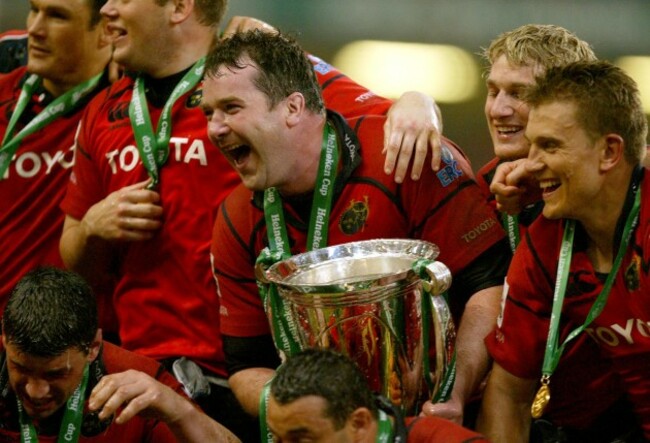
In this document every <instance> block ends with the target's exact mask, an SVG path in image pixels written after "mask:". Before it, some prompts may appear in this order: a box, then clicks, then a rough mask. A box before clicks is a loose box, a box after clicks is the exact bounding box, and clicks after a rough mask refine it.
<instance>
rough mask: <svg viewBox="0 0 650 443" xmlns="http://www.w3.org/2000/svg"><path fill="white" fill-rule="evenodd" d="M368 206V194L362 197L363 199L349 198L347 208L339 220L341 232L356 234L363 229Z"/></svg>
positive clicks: (366, 218)
mask: <svg viewBox="0 0 650 443" xmlns="http://www.w3.org/2000/svg"><path fill="white" fill-rule="evenodd" d="M369 213H370V207H369V205H368V196H367V195H366V196H364V197H363V201H355V200H351V201H350V205H349V206H348V208H347V209H346V210H345V212H343V215H342V216H341V219H340V220H339V228H341V232H343V233H344V234H347V235H352V234H356V233H357V232H359V231H363V228H364V226H365V225H366V220H368V214H369Z"/></svg>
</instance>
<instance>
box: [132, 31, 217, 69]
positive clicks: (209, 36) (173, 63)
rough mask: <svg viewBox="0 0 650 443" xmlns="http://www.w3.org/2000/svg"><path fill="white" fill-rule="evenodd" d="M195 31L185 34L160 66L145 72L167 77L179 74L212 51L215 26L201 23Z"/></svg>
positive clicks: (162, 60)
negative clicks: (206, 25) (209, 26)
mask: <svg viewBox="0 0 650 443" xmlns="http://www.w3.org/2000/svg"><path fill="white" fill-rule="evenodd" d="M199 26H200V28H199V29H197V30H195V32H188V33H186V34H184V35H183V40H182V41H181V43H179V44H178V45H176V48H175V50H172V51H170V53H169V54H167V55H166V57H165V58H164V59H161V60H160V61H161V62H162V63H161V64H160V65H159V66H153V67H151V68H149V69H146V71H145V74H148V75H149V76H150V77H152V78H165V77H169V76H170V75H174V74H177V73H179V72H181V71H184V70H185V69H187V68H189V67H190V66H192V65H193V64H194V63H196V62H197V61H198V60H199V59H200V58H202V57H205V56H206V55H207V54H208V52H209V51H210V47H211V46H212V42H213V41H214V38H215V35H216V33H215V31H214V30H213V28H208V27H205V26H202V25H199Z"/></svg>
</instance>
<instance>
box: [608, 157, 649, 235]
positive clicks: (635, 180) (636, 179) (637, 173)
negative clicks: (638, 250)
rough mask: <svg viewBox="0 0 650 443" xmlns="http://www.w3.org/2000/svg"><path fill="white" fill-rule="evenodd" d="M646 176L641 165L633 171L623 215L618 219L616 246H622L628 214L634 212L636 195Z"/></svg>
mask: <svg viewBox="0 0 650 443" xmlns="http://www.w3.org/2000/svg"><path fill="white" fill-rule="evenodd" d="M644 175H645V168H644V167H643V166H641V165H637V166H636V167H635V168H634V170H633V171H632V177H631V178H630V186H629V187H628V189H627V195H626V196H625V203H624V204H623V210H622V211H621V215H620V216H619V217H618V221H617V222H616V231H615V234H614V244H615V245H620V244H621V239H622V238H623V230H624V229H625V222H626V221H627V216H628V214H629V213H630V211H631V210H632V206H633V205H634V197H635V196H636V193H637V192H639V188H640V187H641V182H642V181H643V177H644ZM641 198H648V196H647V195H646V196H645V197H643V196H641ZM638 226H639V223H637V227H638ZM632 242H633V240H632ZM630 244H634V243H630Z"/></svg>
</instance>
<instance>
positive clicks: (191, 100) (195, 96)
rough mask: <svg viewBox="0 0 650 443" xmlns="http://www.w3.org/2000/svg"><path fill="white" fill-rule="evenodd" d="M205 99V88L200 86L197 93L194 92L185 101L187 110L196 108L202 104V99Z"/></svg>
mask: <svg viewBox="0 0 650 443" xmlns="http://www.w3.org/2000/svg"><path fill="white" fill-rule="evenodd" d="M202 97H203V86H200V87H198V88H197V89H196V91H194V92H192V93H191V94H190V96H189V97H187V100H186V101H185V107H186V108H196V107H197V106H199V105H200V104H201V98H202Z"/></svg>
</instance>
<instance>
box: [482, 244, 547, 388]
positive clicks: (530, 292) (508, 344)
mask: <svg viewBox="0 0 650 443" xmlns="http://www.w3.org/2000/svg"><path fill="white" fill-rule="evenodd" d="M543 238H545V239H546V240H547V241H548V242H549V243H552V242H553V241H554V240H553V239H552V237H551V238H549V237H548V236H543ZM535 255H537V254H534V253H533V252H532V251H531V245H530V243H529V241H522V242H521V243H520V245H519V247H518V248H517V251H516V252H515V255H514V256H513V259H512V262H511V264H510V269H509V270H508V276H507V277H506V283H505V285H504V289H503V291H504V293H503V299H502V302H501V313H500V314H499V317H498V319H497V328H496V329H495V330H494V331H493V332H492V333H491V334H488V336H487V337H486V338H485V343H486V345H487V348H488V352H489V353H490V355H491V356H492V358H493V359H494V361H496V362H497V363H499V365H501V366H502V367H503V368H504V369H505V370H507V371H508V372H510V373H511V374H513V375H515V376H517V377H521V378H538V377H539V376H540V375H541V368H542V360H543V358H544V349H545V346H546V338H547V335H548V328H549V320H550V309H551V305H550V304H549V303H550V302H549V300H548V297H551V298H552V297H553V286H552V281H550V280H549V276H548V275H547V273H546V272H544V270H543V269H542V267H541V266H540V264H539V262H538V261H537V260H536V257H535ZM538 259H539V258H538ZM553 269H555V268H553ZM553 277H554V276H553ZM549 291H550V292H549ZM522 355H525V356H526V358H521V356H522Z"/></svg>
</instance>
